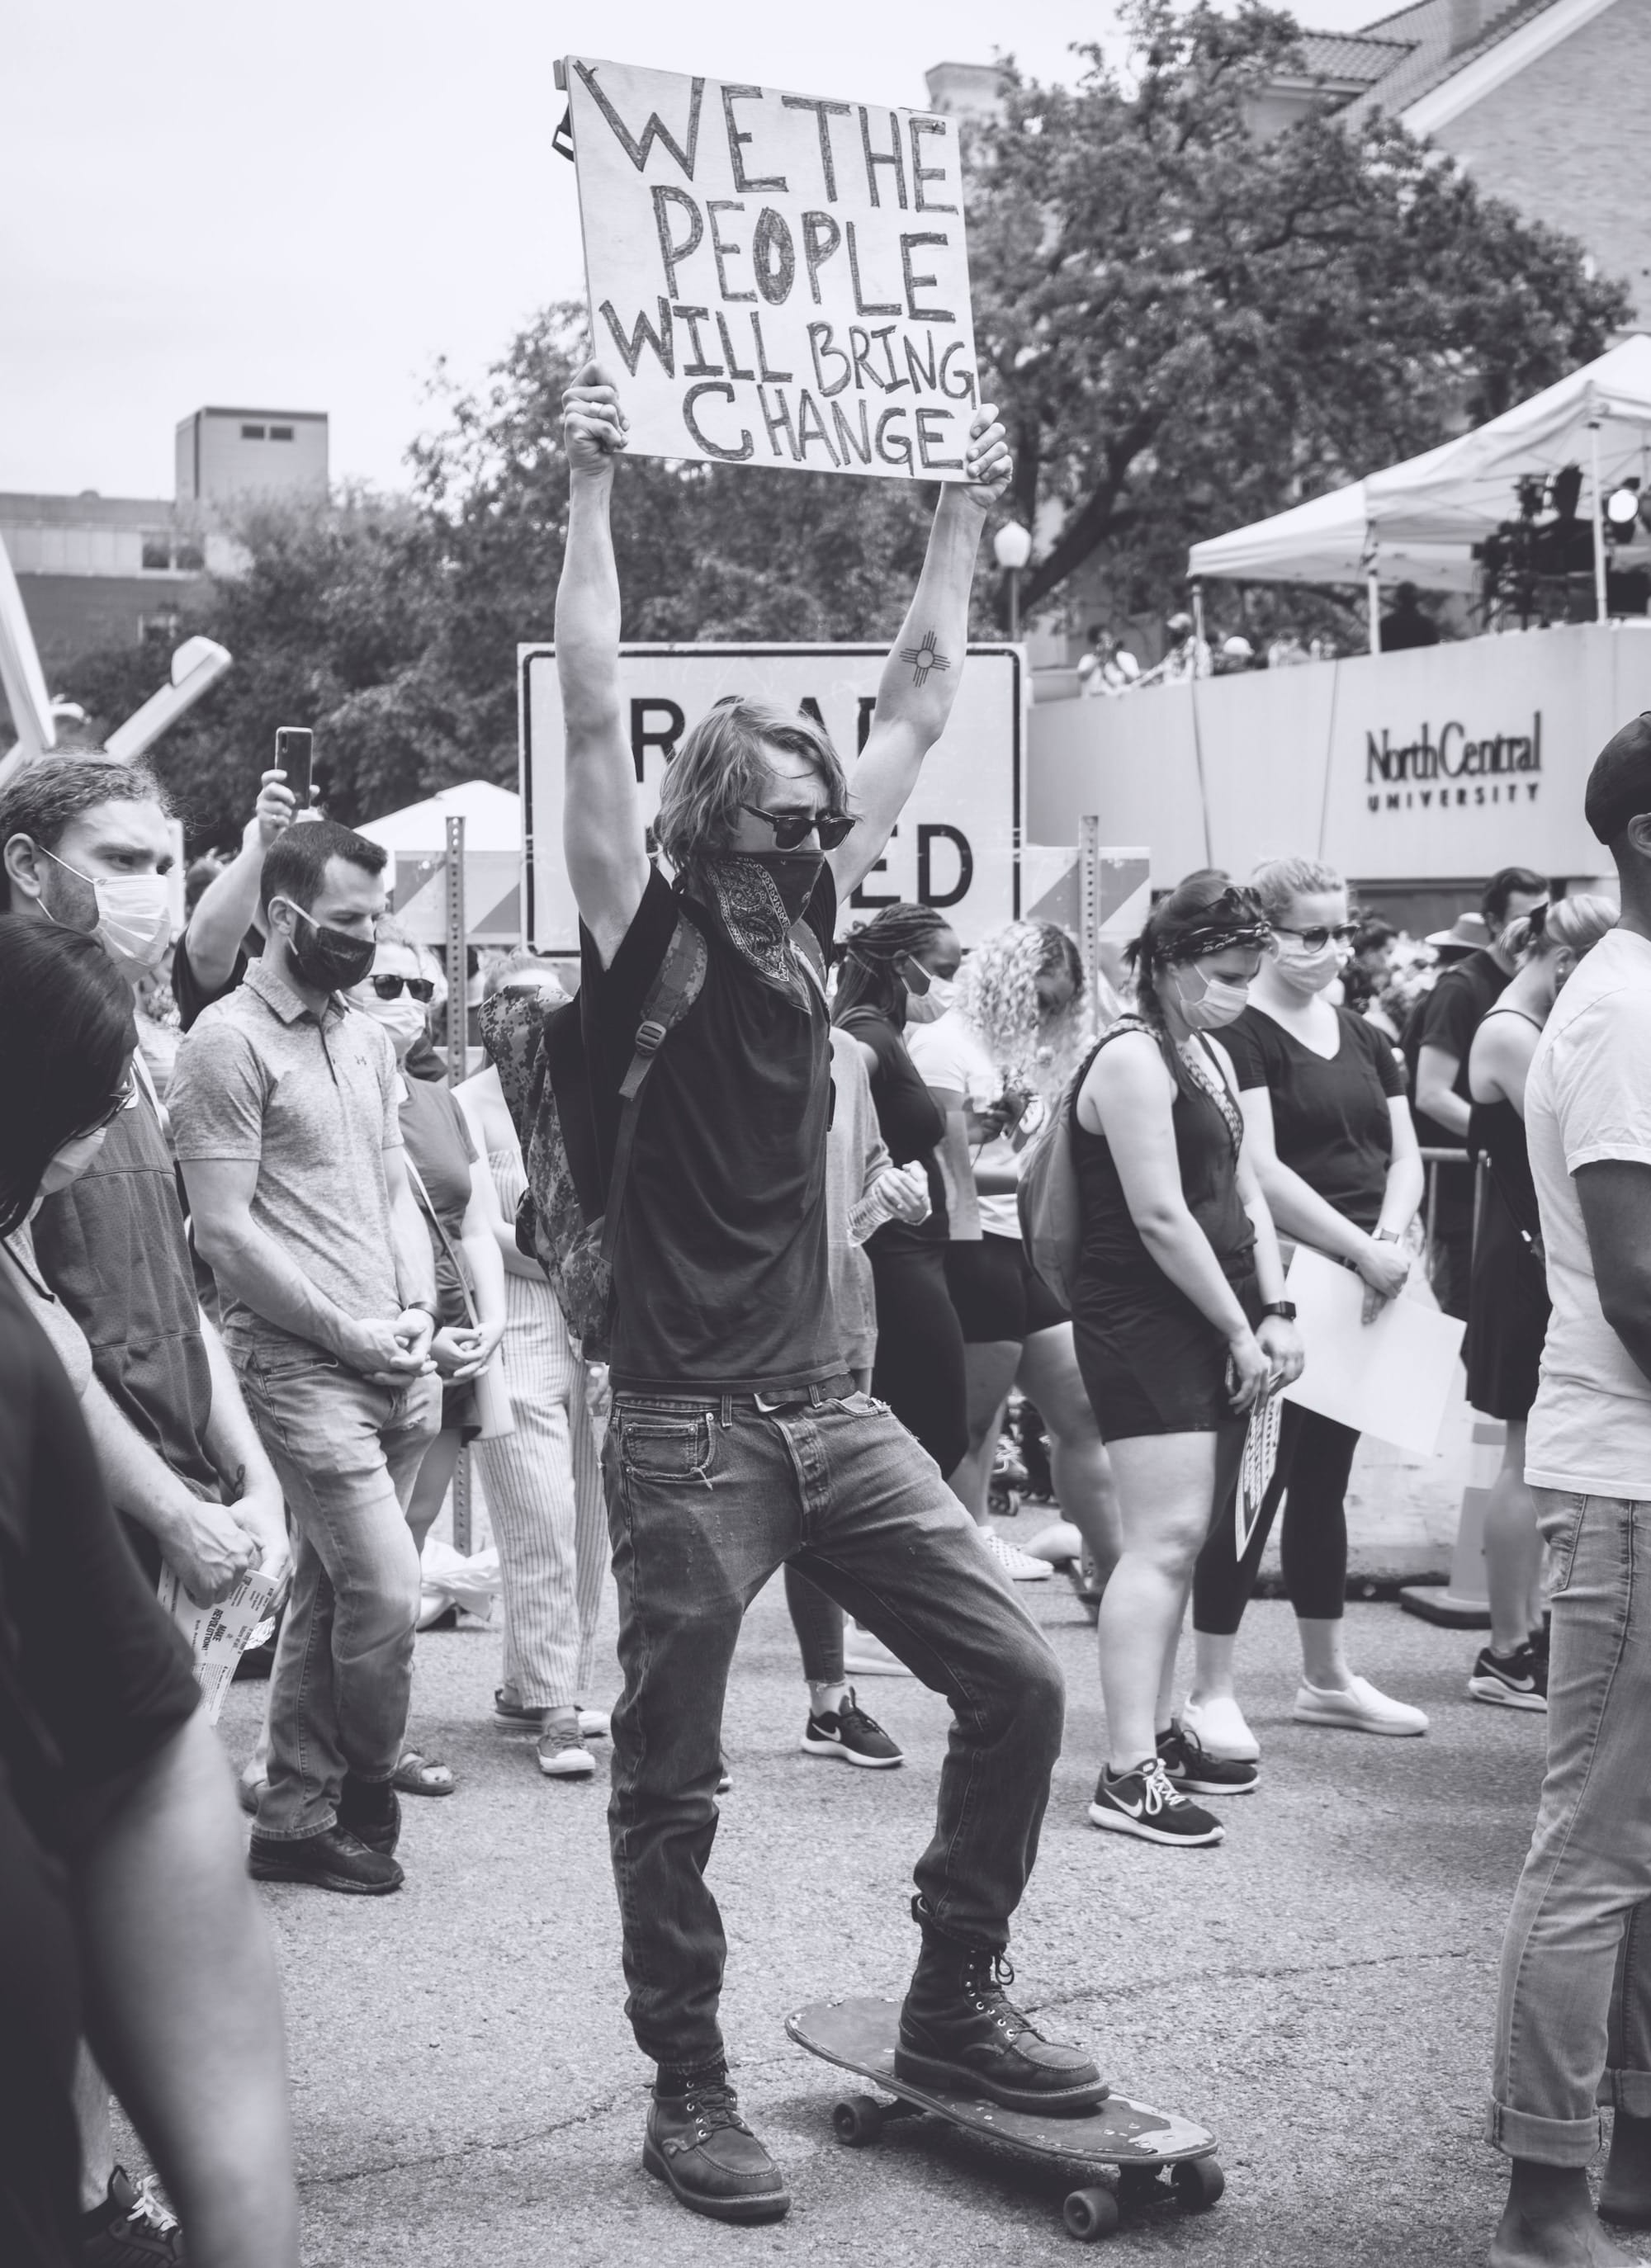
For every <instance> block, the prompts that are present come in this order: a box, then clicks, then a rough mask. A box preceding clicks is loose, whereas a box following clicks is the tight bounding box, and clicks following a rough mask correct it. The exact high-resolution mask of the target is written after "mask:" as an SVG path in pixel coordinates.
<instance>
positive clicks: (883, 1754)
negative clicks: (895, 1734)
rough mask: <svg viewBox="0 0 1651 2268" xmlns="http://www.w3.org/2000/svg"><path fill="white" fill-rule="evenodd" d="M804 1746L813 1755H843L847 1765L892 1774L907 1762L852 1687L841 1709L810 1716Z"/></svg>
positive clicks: (804, 1736)
mask: <svg viewBox="0 0 1651 2268" xmlns="http://www.w3.org/2000/svg"><path fill="white" fill-rule="evenodd" d="M802 1744H803V1749H804V1750H805V1752H806V1753H807V1755H809V1756H841V1757H842V1759H843V1761H844V1764H865V1765H866V1766H868V1767H869V1768H870V1770H871V1771H889V1770H890V1769H891V1768H892V1767H893V1766H894V1765H896V1764H903V1763H904V1762H905V1758H904V1756H903V1755H902V1754H901V1752H900V1750H899V1749H897V1748H896V1745H895V1743H894V1742H892V1741H891V1740H890V1739H889V1737H888V1734H887V1733H885V1732H884V1730H883V1728H882V1727H881V1725H880V1724H879V1723H878V1722H877V1720H876V1719H875V1718H873V1717H868V1716H867V1715H866V1712H865V1710H864V1709H862V1708H861V1707H860V1705H859V1702H858V1701H857V1700H856V1699H855V1698H854V1688H853V1687H852V1686H850V1688H849V1697H848V1699H847V1700H846V1701H844V1702H842V1703H840V1704H839V1705H838V1706H837V1708H835V1709H825V1710H822V1711H821V1712H820V1713H819V1714H818V1715H817V1716H815V1715H812V1714H811V1715H810V1717H809V1719H808V1722H807V1725H806V1726H805V1727H803V1735H802Z"/></svg>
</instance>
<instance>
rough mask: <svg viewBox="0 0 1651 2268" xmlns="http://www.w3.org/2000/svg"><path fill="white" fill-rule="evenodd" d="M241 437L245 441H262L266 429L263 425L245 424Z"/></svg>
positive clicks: (241, 430)
mask: <svg viewBox="0 0 1651 2268" xmlns="http://www.w3.org/2000/svg"><path fill="white" fill-rule="evenodd" d="M240 438H241V439H242V440H243V441H262V439H263V438H264V429H263V427H262V425H243V426H242V427H241V429H240Z"/></svg>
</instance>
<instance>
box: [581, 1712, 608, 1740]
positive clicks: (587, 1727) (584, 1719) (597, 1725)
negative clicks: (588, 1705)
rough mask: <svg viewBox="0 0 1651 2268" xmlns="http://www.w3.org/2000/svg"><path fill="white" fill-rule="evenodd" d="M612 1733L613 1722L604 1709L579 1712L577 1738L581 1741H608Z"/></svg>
mask: <svg viewBox="0 0 1651 2268" xmlns="http://www.w3.org/2000/svg"><path fill="white" fill-rule="evenodd" d="M613 1733H614V1727H613V1720H612V1719H611V1718H610V1717H609V1715H608V1711H607V1710H606V1709H581V1710H580V1711H579V1738H580V1739H581V1740H582V1741H609V1740H611V1739H612V1738H613Z"/></svg>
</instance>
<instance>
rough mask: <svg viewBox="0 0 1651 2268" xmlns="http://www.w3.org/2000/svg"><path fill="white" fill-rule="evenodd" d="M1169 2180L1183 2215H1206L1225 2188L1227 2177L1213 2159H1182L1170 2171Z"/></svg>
mask: <svg viewBox="0 0 1651 2268" xmlns="http://www.w3.org/2000/svg"><path fill="white" fill-rule="evenodd" d="M1169 2178H1170V2180H1171V2181H1172V2182H1173V2183H1175V2185H1176V2197H1177V2198H1179V2199H1180V2200H1181V2207H1182V2211H1183V2213H1207V2212H1208V2211H1209V2209H1210V2207H1211V2206H1212V2205H1213V2204H1214V2203H1215V2201H1216V2199H1217V2198H1219V2197H1220V2194H1221V2191H1223V2190H1224V2189H1225V2188H1226V2187H1227V2176H1226V2175H1225V2174H1224V2173H1223V2172H1222V2171H1221V2169H1220V2166H1219V2165H1217V2163H1216V2161H1215V2160H1214V2159H1213V2158H1183V2160H1182V2161H1181V2163H1180V2164H1179V2165H1178V2166H1176V2167H1174V2168H1172V2169H1171V2171H1170V2176H1169Z"/></svg>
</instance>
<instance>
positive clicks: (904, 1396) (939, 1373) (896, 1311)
mask: <svg viewBox="0 0 1651 2268" xmlns="http://www.w3.org/2000/svg"><path fill="white" fill-rule="evenodd" d="M866 1250H867V1251H868V1252H869V1253H870V1255H871V1260H872V1280H873V1283H874V1284H875V1285H876V1288H877V1363H876V1367H875V1368H874V1369H873V1372H872V1392H873V1394H874V1395H876V1396H877V1398H878V1400H879V1401H880V1402H886V1403H888V1406H889V1408H890V1409H891V1410H893V1411H894V1413H895V1415H896V1418H899V1420H900V1422H901V1424H902V1425H903V1426H904V1427H905V1429H906V1431H907V1432H908V1433H915V1434H916V1435H917V1437H918V1440H919V1441H921V1442H922V1444H923V1446H924V1447H925V1449H926V1450H927V1451H928V1453H929V1454H930V1455H931V1456H932V1458H933V1460H934V1462H935V1463H936V1464H937V1465H938V1466H939V1467H940V1470H941V1472H942V1473H949V1472H951V1471H952V1470H953V1469H954V1467H955V1466H957V1465H959V1464H961V1463H962V1460H963V1457H964V1455H965V1454H966V1453H967V1451H968V1448H969V1388H968V1384H967V1381H966V1378H965V1373H964V1369H963V1329H962V1324H961V1323H960V1322H958V1320H957V1310H956V1308H955V1307H954V1306H953V1305H952V1295H951V1293H950V1292H948V1291H947V1288H946V1247H945V1246H944V1245H943V1244H892V1245H884V1244H881V1243H880V1242H879V1241H877V1240H876V1239H875V1238H873V1241H872V1242H871V1243H870V1244H869V1245H867V1247H866Z"/></svg>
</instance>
